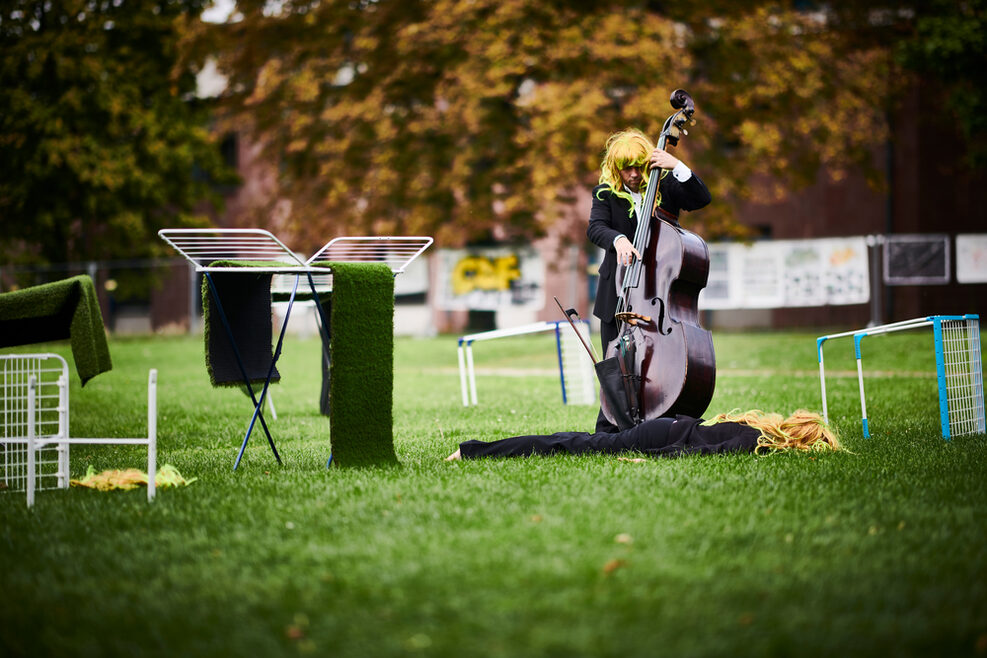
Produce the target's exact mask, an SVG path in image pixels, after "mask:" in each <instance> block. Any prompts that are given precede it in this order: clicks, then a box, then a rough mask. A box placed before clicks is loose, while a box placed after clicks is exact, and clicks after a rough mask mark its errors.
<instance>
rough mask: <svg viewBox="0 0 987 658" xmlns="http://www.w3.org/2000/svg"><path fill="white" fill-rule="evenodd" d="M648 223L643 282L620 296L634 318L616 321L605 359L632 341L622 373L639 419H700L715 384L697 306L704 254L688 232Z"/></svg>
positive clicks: (661, 223) (666, 224) (657, 222)
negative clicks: (627, 375)
mask: <svg viewBox="0 0 987 658" xmlns="http://www.w3.org/2000/svg"><path fill="white" fill-rule="evenodd" d="M652 221H653V226H652V229H651V231H650V235H649V240H648V244H647V247H646V249H645V251H644V253H643V258H642V264H643V266H644V267H643V270H642V273H641V274H642V275H641V279H642V280H641V281H639V282H638V285H637V286H634V287H630V288H628V289H627V294H626V297H625V299H626V310H627V312H628V313H631V314H633V316H634V317H637V318H638V319H636V320H633V319H632V320H628V321H626V322H624V323H623V325H622V328H621V332H620V334H619V335H618V336H617V338H616V339H614V340H613V341H612V342H611V343H610V344H609V345H608V346H607V352H606V356H608V357H609V356H615V355H616V356H620V355H621V352H622V349H621V341H624V345H625V347H626V346H627V345H628V344H629V343H633V348H632V349H631V350H630V354H631V355H632V358H633V366H632V367H630V368H629V370H630V371H631V372H633V373H634V374H635V382H634V383H635V387H636V391H637V401H638V413H639V420H642V421H643V420H650V419H652V418H658V417H661V416H673V415H677V414H683V415H687V416H694V417H700V416H701V415H702V414H703V412H704V411H705V410H706V407H708V406H709V403H710V400H711V399H712V397H713V389H714V385H715V380H716V365H715V355H714V352H713V338H712V334H710V332H709V331H707V330H705V329H703V328H702V327H701V326H700V324H699V308H698V301H699V293H700V291H701V290H702V289H703V288H704V287H705V286H706V282H707V280H708V278H709V249H708V247H707V246H706V243H705V242H704V241H703V239H702V238H700V237H699V236H698V235H696V234H695V233H692V232H690V231H687V230H685V229H683V228H681V227H680V226H677V225H674V224H672V223H670V222H668V221H665V220H659V219H653V220H652ZM618 283H620V282H618ZM642 316H643V318H642ZM624 351H625V352H626V350H624ZM631 365H632V364H628V366H631ZM604 413H607V409H604ZM608 415H609V414H608Z"/></svg>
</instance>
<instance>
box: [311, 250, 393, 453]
mask: <svg viewBox="0 0 987 658" xmlns="http://www.w3.org/2000/svg"><path fill="white" fill-rule="evenodd" d="M328 265H329V267H330V268H332V278H333V297H332V308H331V312H330V320H329V322H330V326H331V328H332V336H331V352H332V363H331V366H330V385H329V386H330V393H329V394H330V397H331V399H332V411H331V413H330V416H329V427H330V433H331V440H332V455H333V461H334V462H335V463H336V464H338V465H340V466H372V465H387V464H396V463H397V456H396V455H395V453H394V436H393V427H392V416H393V409H392V407H393V392H394V391H393V388H394V386H393V384H394V275H393V273H392V272H391V270H390V268H388V267H387V266H386V265H382V264H377V263H372V264H370V263H359V264H355V263H329V264H328Z"/></svg>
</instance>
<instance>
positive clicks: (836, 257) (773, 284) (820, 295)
mask: <svg viewBox="0 0 987 658" xmlns="http://www.w3.org/2000/svg"><path fill="white" fill-rule="evenodd" d="M709 251H710V272H709V281H708V283H707V285H706V288H704V289H703V291H702V294H701V295H700V301H699V307H700V308H703V309H711V310H713V309H740V308H785V307H797V306H824V305H827V304H832V305H843V304H865V303H867V302H868V301H869V300H870V285H869V283H870V279H869V277H868V260H867V243H866V241H865V239H864V238H862V237H860V238H831V239H822V240H775V241H765V242H755V243H753V244H749V245H745V244H734V243H729V244H728V243H718V244H711V245H709Z"/></svg>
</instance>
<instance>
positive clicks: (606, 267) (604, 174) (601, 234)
mask: <svg viewBox="0 0 987 658" xmlns="http://www.w3.org/2000/svg"><path fill="white" fill-rule="evenodd" d="M645 165H647V167H646V166H645ZM652 172H657V174H653V173H652ZM650 175H659V176H661V179H660V182H659V187H658V195H657V198H656V202H655V206H656V207H655V209H654V213H655V214H657V213H659V212H661V213H662V216H663V217H664V219H666V220H667V221H671V222H674V223H676V224H677V223H678V215H679V212H680V211H682V210H687V211H692V210H698V209H699V208H702V207H704V206H706V205H707V204H709V202H710V201H711V200H712V197H711V196H710V194H709V190H708V189H707V188H706V185H705V183H703V182H702V180H700V178H699V177H698V176H696V175H695V174H694V173H693V172H692V170H691V169H689V167H687V166H686V165H685V164H683V163H682V161H681V160H679V159H678V158H676V157H675V156H673V155H671V154H670V153H668V152H667V151H664V150H662V149H659V148H655V146H654V144H653V143H652V142H651V140H650V139H648V137H647V136H646V135H645V134H644V133H642V132H641V131H640V130H636V129H634V128H630V129H627V130H623V131H621V132H618V133H614V134H613V135H610V137H609V138H608V139H607V143H606V151H605V153H604V156H603V161H602V162H601V164H600V182H599V185H597V186H596V187H595V188H593V206H592V209H591V210H590V214H589V227H588V228H587V229H586V235H587V236H588V237H589V239H590V240H591V241H592V242H593V244H595V245H597V246H598V247H600V248H601V249H604V250H605V251H606V256H605V257H604V259H603V263H602V264H601V265H600V281H599V284H598V287H597V290H596V304H595V305H594V307H593V315H595V316H596V317H598V318H599V319H600V336H601V339H602V343H603V352H604V353H606V350H607V345H609V344H610V342H611V341H612V340H613V339H614V338H616V337H617V323H616V321H615V320H614V312H615V310H616V307H617V297H618V290H617V278H616V276H615V275H616V271H617V265H618V264H619V265H629V264H630V263H631V262H632V257H634V258H641V254H639V253H638V251H637V249H635V248H634V245H633V244H632V241H633V236H634V231H635V229H636V227H637V221H638V218H639V217H641V216H642V215H644V214H645V213H649V214H650V212H651V211H647V210H645V209H643V208H641V205H642V203H643V201H644V198H643V197H644V195H643V192H644V190H645V188H646V187H647V184H648V177H649V176H650ZM659 209H660V210H659ZM596 431H597V432H615V431H617V427H616V426H615V425H613V423H611V422H610V421H608V420H607V418H606V417H605V416H604V415H603V411H602V410H601V411H600V414H599V416H598V417H597V420H596Z"/></svg>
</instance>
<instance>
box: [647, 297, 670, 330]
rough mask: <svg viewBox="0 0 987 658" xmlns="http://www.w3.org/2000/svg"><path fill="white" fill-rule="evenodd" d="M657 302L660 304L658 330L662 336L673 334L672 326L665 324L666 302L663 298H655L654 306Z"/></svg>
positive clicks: (652, 301)
mask: <svg viewBox="0 0 987 658" xmlns="http://www.w3.org/2000/svg"><path fill="white" fill-rule="evenodd" d="M656 302H657V304H658V326H657V327H656V329H657V330H658V333H659V334H661V335H662V336H667V335H668V334H670V333H672V326H671V325H666V324H665V300H664V299H662V298H661V297H655V298H654V299H652V300H651V303H652V304H655V303H656Z"/></svg>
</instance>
